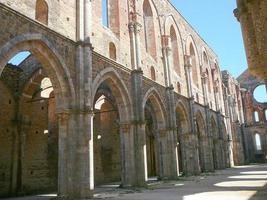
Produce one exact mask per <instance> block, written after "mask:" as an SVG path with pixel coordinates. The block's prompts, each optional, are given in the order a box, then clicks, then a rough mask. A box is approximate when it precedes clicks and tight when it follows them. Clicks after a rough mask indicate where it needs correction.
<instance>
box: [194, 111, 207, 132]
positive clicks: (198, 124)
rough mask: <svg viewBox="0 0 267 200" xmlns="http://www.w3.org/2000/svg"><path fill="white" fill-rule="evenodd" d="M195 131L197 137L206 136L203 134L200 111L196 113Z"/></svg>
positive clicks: (202, 120)
mask: <svg viewBox="0 0 267 200" xmlns="http://www.w3.org/2000/svg"><path fill="white" fill-rule="evenodd" d="M196 131H197V133H198V135H199V137H204V136H206V133H205V120H204V117H203V114H202V113H201V111H197V112H196Z"/></svg>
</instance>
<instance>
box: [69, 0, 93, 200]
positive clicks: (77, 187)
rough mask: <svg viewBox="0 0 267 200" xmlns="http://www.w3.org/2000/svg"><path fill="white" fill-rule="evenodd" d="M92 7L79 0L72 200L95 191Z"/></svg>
mask: <svg viewBox="0 0 267 200" xmlns="http://www.w3.org/2000/svg"><path fill="white" fill-rule="evenodd" d="M91 4H92V2H91V0H78V1H77V41H78V42H77V47H76V72H75V74H76V80H77V81H76V88H75V89H76V91H77V92H76V102H75V104H76V105H75V108H73V110H72V111H71V118H70V125H69V129H70V130H69V132H70V137H69V139H68V142H69V146H68V155H69V156H70V161H68V162H69V163H70V164H69V168H70V171H69V172H68V173H70V174H71V175H70V178H69V179H70V180H69V185H68V187H69V188H68V196H69V197H70V198H73V199H86V198H91V197H92V196H93V190H94V166H93V153H94V151H93V116H94V115H93V99H94V97H93V96H92V51H93V50H92V45H91V43H90V36H91V31H92V30H91V28H92V25H91V21H92V17H91V14H92V5H91ZM77 169H78V170H77Z"/></svg>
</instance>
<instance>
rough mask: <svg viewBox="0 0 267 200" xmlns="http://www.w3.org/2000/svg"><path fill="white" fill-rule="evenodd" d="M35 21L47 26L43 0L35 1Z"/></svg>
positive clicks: (46, 9) (46, 7)
mask: <svg viewBox="0 0 267 200" xmlns="http://www.w3.org/2000/svg"><path fill="white" fill-rule="evenodd" d="M35 19H36V20H37V21H39V22H41V23H43V24H45V25H47V24H48V5H47V3H46V1H45V0H37V1H36V10H35Z"/></svg>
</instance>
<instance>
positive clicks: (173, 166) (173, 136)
mask: <svg viewBox="0 0 267 200" xmlns="http://www.w3.org/2000/svg"><path fill="white" fill-rule="evenodd" d="M162 43H163V48H162V52H163V61H164V66H165V84H166V86H167V87H166V99H167V102H166V104H167V113H168V116H167V117H168V118H167V124H166V126H167V127H166V128H167V131H166V134H167V143H166V144H167V148H166V149H165V151H167V157H168V159H167V160H166V162H168V164H167V163H166V165H165V167H166V168H169V169H168V170H166V172H167V173H164V176H166V177H168V178H170V179H176V178H177V177H178V175H179V164H178V152H177V149H178V148H177V141H178V139H177V130H176V116H175V115H176V113H175V102H174V88H173V85H172V77H171V69H172V65H171V63H170V55H171V48H170V47H169V46H170V45H169V44H170V37H169V36H167V35H164V36H162Z"/></svg>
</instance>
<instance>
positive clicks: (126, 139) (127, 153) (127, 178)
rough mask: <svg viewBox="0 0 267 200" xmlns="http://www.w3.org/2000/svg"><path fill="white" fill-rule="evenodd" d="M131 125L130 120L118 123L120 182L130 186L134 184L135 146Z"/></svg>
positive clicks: (124, 185)
mask: <svg viewBox="0 0 267 200" xmlns="http://www.w3.org/2000/svg"><path fill="white" fill-rule="evenodd" d="M133 133H134V132H133V125H132V123H131V122H123V123H121V124H120V142H121V167H122V173H121V182H122V183H121V184H122V186H123V187H131V186H133V185H134V184H135V162H134V161H135V155H134V153H135V151H134V149H135V147H134V134H133Z"/></svg>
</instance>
